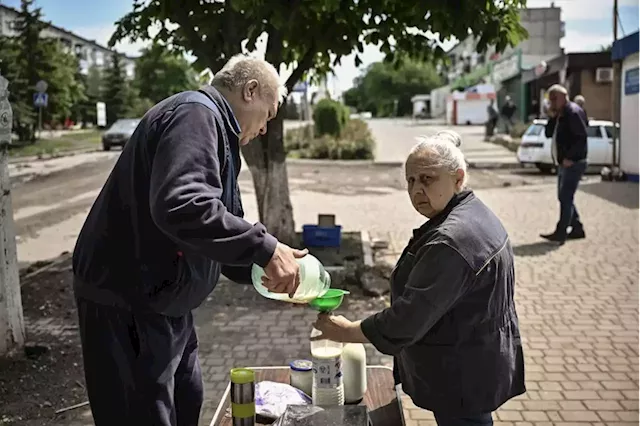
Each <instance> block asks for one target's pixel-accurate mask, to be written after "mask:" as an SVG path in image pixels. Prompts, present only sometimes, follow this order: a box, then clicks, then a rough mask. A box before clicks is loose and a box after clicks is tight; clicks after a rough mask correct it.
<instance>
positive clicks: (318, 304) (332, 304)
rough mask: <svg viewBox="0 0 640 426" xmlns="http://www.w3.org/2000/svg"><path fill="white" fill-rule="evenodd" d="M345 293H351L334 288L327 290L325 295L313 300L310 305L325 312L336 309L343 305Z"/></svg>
mask: <svg viewBox="0 0 640 426" xmlns="http://www.w3.org/2000/svg"><path fill="white" fill-rule="evenodd" d="M345 294H349V292H348V291H346V290H339V289H335V288H332V289H329V290H327V292H326V293H325V294H324V295H322V296H320V297H316V298H315V299H313V300H311V301H310V302H309V306H311V307H312V308H313V309H315V310H316V311H320V312H323V313H326V312H331V311H335V310H336V309H338V308H339V307H340V305H342V299H344V295H345Z"/></svg>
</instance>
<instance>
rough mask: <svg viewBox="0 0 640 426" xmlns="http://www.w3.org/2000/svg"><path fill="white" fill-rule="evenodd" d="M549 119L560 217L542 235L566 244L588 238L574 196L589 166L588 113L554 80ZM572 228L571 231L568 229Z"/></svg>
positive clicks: (549, 94)
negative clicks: (556, 175)
mask: <svg viewBox="0 0 640 426" xmlns="http://www.w3.org/2000/svg"><path fill="white" fill-rule="evenodd" d="M547 95H548V97H549V108H548V111H547V113H548V114H549V122H548V123H547V126H546V129H545V134H546V135H547V137H550V138H552V155H553V157H554V160H555V162H556V163H557V165H558V201H560V219H559V220H558V224H557V225H556V229H555V231H554V232H552V233H551V234H541V235H540V236H541V237H542V238H545V239H547V240H549V241H553V242H556V243H558V244H560V245H562V244H564V243H565V241H566V240H567V239H579V238H585V233H584V227H583V225H582V222H580V215H579V214H578V210H577V209H576V206H575V204H574V200H573V199H574V196H575V193H576V191H577V190H578V185H579V184H580V180H581V179H582V175H583V174H584V172H585V170H586V168H587V123H588V120H587V116H586V114H585V113H584V111H583V110H582V108H580V107H579V106H578V105H576V104H575V103H573V102H571V101H569V97H568V94H567V89H565V88H564V87H562V86H561V85H559V84H554V85H553V86H551V87H550V88H549V89H548V90H547ZM569 228H570V232H568V230H569Z"/></svg>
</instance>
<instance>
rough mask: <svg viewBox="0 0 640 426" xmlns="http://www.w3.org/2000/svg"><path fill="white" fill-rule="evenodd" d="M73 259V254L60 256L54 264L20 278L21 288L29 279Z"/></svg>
mask: <svg viewBox="0 0 640 426" xmlns="http://www.w3.org/2000/svg"><path fill="white" fill-rule="evenodd" d="M70 258H71V253H67V254H63V255H61V256H58V258H57V259H56V260H54V261H53V262H51V263H49V264H47V265H45V266H43V267H42V268H39V269H36V270H35V271H31V272H29V273H28V274H26V275H25V276H23V277H20V286H22V283H23V282H24V281H25V280H27V279H29V278H33V277H35V276H36V275H38V274H41V273H43V272H46V271H48V270H49V269H51V268H53V267H54V266H58V265H60V264H61V263H63V262H65V261H67V260H69V259H70Z"/></svg>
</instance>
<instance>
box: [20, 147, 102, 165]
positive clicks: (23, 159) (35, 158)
mask: <svg viewBox="0 0 640 426" xmlns="http://www.w3.org/2000/svg"><path fill="white" fill-rule="evenodd" d="M88 152H102V150H101V149H99V148H84V149H74V150H70V151H59V152H58V154H59V155H56V156H51V155H50V156H42V157H38V156H37V155H31V156H28V157H14V158H9V164H21V163H32V162H34V161H45V160H51V159H53V158H64V157H71V156H73V155H77V154H86V153H88Z"/></svg>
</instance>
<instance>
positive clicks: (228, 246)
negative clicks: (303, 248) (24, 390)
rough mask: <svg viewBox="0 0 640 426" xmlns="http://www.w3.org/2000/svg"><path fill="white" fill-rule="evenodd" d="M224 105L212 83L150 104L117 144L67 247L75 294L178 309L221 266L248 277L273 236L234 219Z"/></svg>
mask: <svg viewBox="0 0 640 426" xmlns="http://www.w3.org/2000/svg"><path fill="white" fill-rule="evenodd" d="M239 133H240V128H239V125H238V122H237V121H236V119H235V117H234V115H233V112H232V110H231V108H230V106H229V104H228V103H227V102H226V100H225V99H224V98H223V97H222V95H221V94H220V93H219V92H218V91H217V90H216V89H214V88H213V87H205V88H203V89H202V90H201V91H190V92H183V93H179V94H177V95H174V96H172V97H170V98H168V99H166V100H164V101H162V102H160V103H159V104H158V105H156V106H154V107H153V108H152V109H151V110H149V112H147V114H145V116H144V117H143V119H142V121H141V123H140V124H139V125H138V128H137V129H136V131H135V132H134V133H133V135H132V137H131V139H130V140H129V142H128V143H127V145H126V146H125V148H124V150H123V152H122V154H121V155H120V158H119V159H118V162H117V163H116V165H115V167H114V169H113V171H112V172H111V175H110V176H109V178H108V180H107V182H106V184H105V185H104V187H103V188H102V191H101V192H100V195H99V196H98V198H97V199H96V201H95V203H94V205H93V207H92V208H91V211H90V212H89V215H88V217H87V219H86V222H85V224H84V226H83V227H82V231H81V232H80V236H79V237H78V241H77V243H76V247H75V250H74V253H73V272H74V276H75V280H74V290H75V294H76V297H78V298H84V299H88V300H91V301H93V302H96V303H99V304H104V305H111V306H119V307H123V308H126V309H131V310H136V311H149V312H156V313H161V314H164V315H168V316H182V315H184V314H186V313H188V312H189V311H190V310H192V309H194V308H196V307H197V306H198V305H200V304H201V303H202V302H203V301H204V300H205V299H206V297H207V296H208V295H209V293H211V291H212V290H213V289H214V287H215V285H216V283H217V282H218V278H219V277H220V273H221V272H222V273H224V274H225V275H226V276H228V277H229V278H231V279H233V280H234V281H239V282H248V281H249V273H248V272H249V267H250V266H251V265H252V264H253V263H256V264H258V265H261V266H265V265H266V264H267V263H268V262H269V260H270V259H271V256H272V254H273V252H274V250H275V246H276V243H277V240H276V239H275V238H274V237H273V236H271V235H270V234H268V233H267V231H266V229H265V227H264V226H263V225H262V224H260V223H257V224H250V223H248V222H247V221H245V220H244V219H242V216H243V211H242V202H241V199H240V192H239V190H238V184H237V177H238V173H239V171H240V152H239V144H238V135H239Z"/></svg>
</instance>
